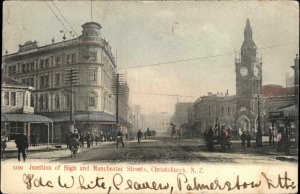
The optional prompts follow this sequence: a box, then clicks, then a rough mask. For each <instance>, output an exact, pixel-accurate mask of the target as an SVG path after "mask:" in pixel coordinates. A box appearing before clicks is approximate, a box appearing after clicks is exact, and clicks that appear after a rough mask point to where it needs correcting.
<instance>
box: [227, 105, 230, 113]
mask: <svg viewBox="0 0 300 194" xmlns="http://www.w3.org/2000/svg"><path fill="white" fill-rule="evenodd" d="M227 114H228V115H230V114H231V110H230V106H228V107H227Z"/></svg>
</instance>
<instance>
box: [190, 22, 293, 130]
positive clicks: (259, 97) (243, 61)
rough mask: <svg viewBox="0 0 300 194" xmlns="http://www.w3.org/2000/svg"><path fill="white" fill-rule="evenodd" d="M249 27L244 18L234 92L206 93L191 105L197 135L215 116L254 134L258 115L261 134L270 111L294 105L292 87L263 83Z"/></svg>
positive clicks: (237, 128) (258, 59)
mask: <svg viewBox="0 0 300 194" xmlns="http://www.w3.org/2000/svg"><path fill="white" fill-rule="evenodd" d="M256 49H257V48H256V45H255V43H254V41H253V39H252V29H251V26H250V22H249V19H247V22H246V26H245V29H244V42H243V44H242V47H241V52H240V54H239V56H238V57H237V56H236V58H235V74H236V95H234V96H230V95H229V94H228V91H227V92H226V93H225V94H224V95H223V94H219V93H217V94H212V93H209V94H208V95H207V96H202V97H200V98H199V99H198V100H197V101H196V102H195V103H194V105H193V109H194V121H193V125H194V126H193V127H194V128H195V130H196V132H197V133H199V134H200V135H201V134H203V133H204V132H205V131H207V130H208V128H209V127H210V126H213V124H214V122H215V120H216V118H218V120H219V121H220V123H221V124H222V125H226V127H228V128H231V129H235V130H238V131H239V133H241V132H242V131H249V132H251V133H252V134H254V133H255V132H256V131H257V127H258V116H260V119H259V120H260V126H261V128H262V132H263V134H266V133H268V131H269V128H270V127H271V126H272V123H271V122H270V118H269V114H268V113H269V112H271V111H274V110H276V109H278V108H281V107H284V106H291V105H293V104H294V96H295V93H294V88H283V87H282V86H278V85H266V86H262V75H263V74H262V60H261V58H259V57H258V56H257V55H258V54H257V50H256ZM258 111H259V112H258Z"/></svg>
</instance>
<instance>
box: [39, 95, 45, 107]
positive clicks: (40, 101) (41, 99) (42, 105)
mask: <svg viewBox="0 0 300 194" xmlns="http://www.w3.org/2000/svg"><path fill="white" fill-rule="evenodd" d="M43 97H44V96H43V94H41V95H40V99H39V105H40V110H43V109H44V99H43Z"/></svg>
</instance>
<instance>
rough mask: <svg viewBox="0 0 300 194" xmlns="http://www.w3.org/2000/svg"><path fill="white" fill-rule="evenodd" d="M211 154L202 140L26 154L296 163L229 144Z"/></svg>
mask: <svg viewBox="0 0 300 194" xmlns="http://www.w3.org/2000/svg"><path fill="white" fill-rule="evenodd" d="M215 149H216V150H215V151H214V152H208V151H206V149H205V144H204V141H203V140H196V139H193V140H178V139H170V138H158V139H151V140H149V139H147V140H144V139H143V140H142V142H141V143H140V144H139V143H138V142H137V141H127V142H126V141H125V147H124V148H122V147H119V148H116V145H115V143H113V142H104V143H98V145H97V146H96V145H94V146H92V147H90V148H86V147H85V148H80V150H79V153H78V155H77V156H76V158H71V157H70V151H69V150H68V149H66V147H65V146H64V147H63V149H57V150H56V149H54V150H50V151H30V150H29V151H28V160H27V161H33V160H38V161H40V162H66V163H71V162H90V163H111V162H113V163H118V162H126V163H176V162H177V163H199V162H200V163H247V164H249V163H261V164H262V163H265V164H270V163H281V162H284V163H291V162H292V163H294V162H295V163H297V162H298V157H296V155H294V156H291V157H288V159H284V160H280V156H281V155H283V153H278V152H276V150H275V149H274V148H273V149H272V148H270V147H269V146H267V145H265V146H264V147H263V148H255V147H251V148H241V147H240V143H238V142H236V143H233V144H232V147H231V149H230V150H228V151H227V152H225V153H223V152H220V146H219V145H216V146H215ZM13 160H15V161H17V153H16V151H15V152H12V151H10V152H9V153H6V159H5V160H4V162H5V161H13Z"/></svg>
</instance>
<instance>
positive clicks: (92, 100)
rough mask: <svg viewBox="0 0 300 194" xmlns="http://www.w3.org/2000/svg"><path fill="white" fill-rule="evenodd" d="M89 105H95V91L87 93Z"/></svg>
mask: <svg viewBox="0 0 300 194" xmlns="http://www.w3.org/2000/svg"><path fill="white" fill-rule="evenodd" d="M89 106H96V94H95V92H90V93H89Z"/></svg>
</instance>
